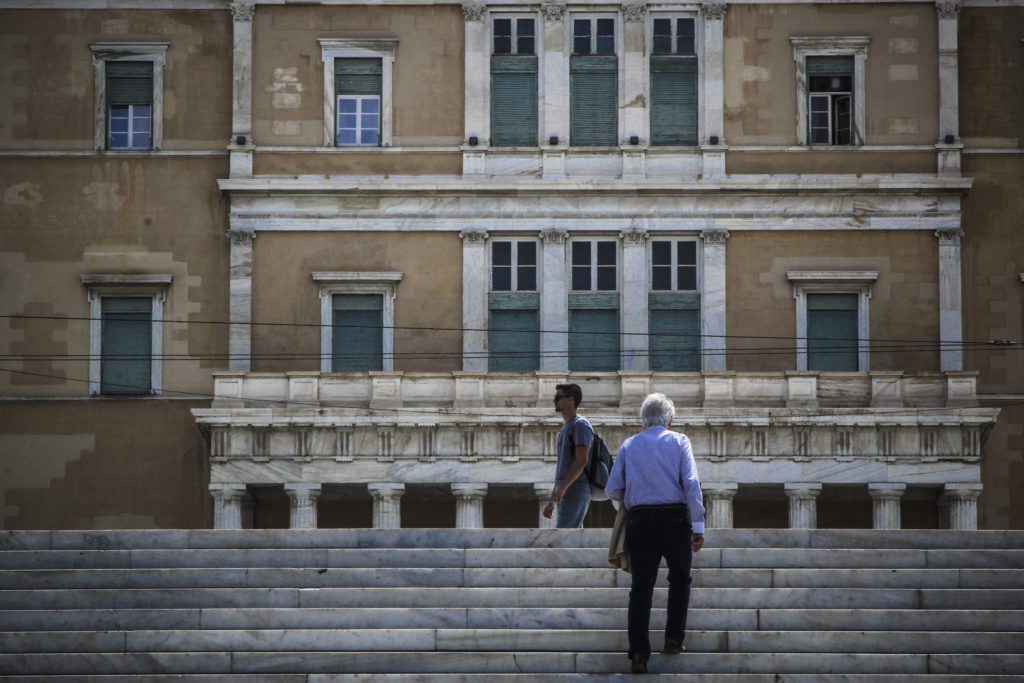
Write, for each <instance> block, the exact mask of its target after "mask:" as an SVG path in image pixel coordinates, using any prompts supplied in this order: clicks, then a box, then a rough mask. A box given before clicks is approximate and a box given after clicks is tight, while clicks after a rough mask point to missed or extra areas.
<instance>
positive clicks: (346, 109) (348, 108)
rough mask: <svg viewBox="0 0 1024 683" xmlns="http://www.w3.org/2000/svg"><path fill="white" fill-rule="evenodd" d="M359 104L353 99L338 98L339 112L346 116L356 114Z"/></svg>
mask: <svg viewBox="0 0 1024 683" xmlns="http://www.w3.org/2000/svg"><path fill="white" fill-rule="evenodd" d="M356 105H357V102H356V101H355V100H354V99H351V98H341V97H339V98H338V111H340V112H342V113H344V114H355V113H356Z"/></svg>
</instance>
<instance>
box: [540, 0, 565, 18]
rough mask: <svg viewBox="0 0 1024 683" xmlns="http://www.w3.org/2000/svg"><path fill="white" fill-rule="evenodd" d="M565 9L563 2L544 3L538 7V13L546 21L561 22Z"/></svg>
mask: <svg viewBox="0 0 1024 683" xmlns="http://www.w3.org/2000/svg"><path fill="white" fill-rule="evenodd" d="M567 9H568V8H567V7H566V4H565V3H564V2H546V3H544V4H542V5H541V6H540V13H541V14H543V15H544V19H545V20H546V21H561V20H562V19H563V18H564V17H565V13H566V11H567Z"/></svg>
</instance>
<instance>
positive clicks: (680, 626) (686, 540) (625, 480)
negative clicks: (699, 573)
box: [604, 394, 704, 673]
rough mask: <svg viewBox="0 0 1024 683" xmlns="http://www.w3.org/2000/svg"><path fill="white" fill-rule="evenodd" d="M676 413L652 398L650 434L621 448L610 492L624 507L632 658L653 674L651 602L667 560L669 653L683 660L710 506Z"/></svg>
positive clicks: (647, 402) (661, 398) (645, 408)
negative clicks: (675, 423)
mask: <svg viewBox="0 0 1024 683" xmlns="http://www.w3.org/2000/svg"><path fill="white" fill-rule="evenodd" d="M675 414H676V408H675V406H674V405H673V404H672V401H671V400H669V399H668V398H667V397H666V396H665V395H664V394H651V395H650V396H648V397H647V398H646V399H644V402H643V405H642V406H641V408H640V416H641V417H642V418H643V421H644V430H643V431H642V432H640V433H639V434H636V435H634V436H631V437H629V438H628V439H626V440H625V441H624V442H623V443H622V446H620V447H619V455H618V457H617V458H616V459H615V466H614V467H613V468H612V472H611V475H610V476H609V478H608V485H607V486H606V487H605V489H604V490H605V493H607V494H608V497H609V498H612V499H613V500H619V501H624V502H625V505H626V509H627V510H628V511H629V517H628V520H627V522H626V551H627V552H628V553H629V563H630V567H631V571H632V574H633V585H632V588H631V589H630V591H629V617H628V619H629V659H630V661H631V662H632V665H631V669H632V672H633V673H646V672H647V660H648V659H650V656H651V641H650V635H649V630H650V622H651V598H652V597H653V595H654V583H655V581H657V579H658V565H659V564H660V563H661V558H662V557H664V558H665V562H666V564H668V619H667V621H666V623H665V647H664V649H663V650H662V652H663V653H664V654H679V653H680V652H683V651H684V650H685V649H686V648H685V647H683V638H684V636H685V634H686V610H687V608H688V607H689V604H690V565H691V563H692V561H693V553H695V552H698V551H699V550H700V549H701V547H702V546H703V545H704V502H703V495H702V494H701V490H700V480H699V479H698V478H697V466H696V464H695V463H694V460H693V450H692V449H691V448H690V440H689V439H688V438H687V437H686V435H685V434H682V433H680V432H673V431H671V430H669V427H670V426H671V424H672V418H674V417H675Z"/></svg>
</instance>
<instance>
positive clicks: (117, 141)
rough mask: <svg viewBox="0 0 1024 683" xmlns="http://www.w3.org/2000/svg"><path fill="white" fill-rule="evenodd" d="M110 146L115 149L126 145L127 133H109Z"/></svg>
mask: <svg viewBox="0 0 1024 683" xmlns="http://www.w3.org/2000/svg"><path fill="white" fill-rule="evenodd" d="M110 146H111V147H112V148H115V149H123V148H125V147H127V146H128V133H111V134H110Z"/></svg>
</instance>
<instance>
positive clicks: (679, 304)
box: [648, 292, 701, 372]
mask: <svg viewBox="0 0 1024 683" xmlns="http://www.w3.org/2000/svg"><path fill="white" fill-rule="evenodd" d="M648 316H649V318H648V321H649V322H648V324H649V327H650V329H649V331H650V337H649V338H648V339H649V342H648V343H649V350H650V359H651V360H650V365H651V370H652V371H654V372H699V371H700V365H701V364H700V299H699V296H698V295H697V294H695V293H675V292H657V293H654V292H652V293H651V295H650V298H649V305H648Z"/></svg>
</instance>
